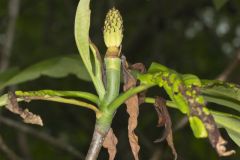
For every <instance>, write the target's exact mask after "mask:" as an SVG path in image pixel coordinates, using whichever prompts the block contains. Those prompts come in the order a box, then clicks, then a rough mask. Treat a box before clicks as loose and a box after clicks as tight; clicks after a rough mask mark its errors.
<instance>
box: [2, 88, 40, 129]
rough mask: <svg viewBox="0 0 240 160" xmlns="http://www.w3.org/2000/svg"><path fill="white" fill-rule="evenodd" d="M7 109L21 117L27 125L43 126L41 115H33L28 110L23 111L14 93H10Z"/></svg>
mask: <svg viewBox="0 0 240 160" xmlns="http://www.w3.org/2000/svg"><path fill="white" fill-rule="evenodd" d="M6 109H8V110H9V111H11V112H12V113H15V114H17V115H19V116H20V117H21V118H22V119H23V121H24V122H25V123H30V124H36V125H40V126H43V122H42V119H41V117H40V116H39V115H36V114H33V113H32V112H30V111H29V110H28V109H24V110H23V109H22V108H20V107H19V106H18V102H17V97H16V95H15V94H14V93H12V92H9V93H8V103H7V105H6Z"/></svg>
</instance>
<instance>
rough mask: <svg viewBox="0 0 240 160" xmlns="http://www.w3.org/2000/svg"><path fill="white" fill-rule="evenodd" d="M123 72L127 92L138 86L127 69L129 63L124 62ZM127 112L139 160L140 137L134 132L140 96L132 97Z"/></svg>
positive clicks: (128, 102) (131, 138)
mask: <svg viewBox="0 0 240 160" xmlns="http://www.w3.org/2000/svg"><path fill="white" fill-rule="evenodd" d="M123 71H124V86H123V90H124V91H127V90H128V89H130V88H132V87H135V86H136V83H137V81H136V79H135V78H134V77H133V76H132V75H131V74H130V72H129V71H128V69H127V63H126V61H125V63H124V62H123ZM125 104H126V106H127V112H128V114H129V119H128V139H129V143H130V146H131V149H132V152H133V156H134V159H135V160H139V157H138V152H139V150H140V146H139V144H138V137H137V135H136V134H135V132H134V130H135V128H136V127H137V124H138V114H139V107H138V106H139V104H138V96H137V95H134V96H132V97H130V98H129V99H128V100H127V101H126V102H125Z"/></svg>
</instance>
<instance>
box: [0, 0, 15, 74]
mask: <svg viewBox="0 0 240 160" xmlns="http://www.w3.org/2000/svg"><path fill="white" fill-rule="evenodd" d="M8 6H9V13H8V14H9V23H8V27H7V31H6V38H5V43H4V45H3V50H2V56H1V58H0V71H3V70H5V69H6V68H7V67H8V65H9V57H10V54H11V50H12V45H13V40H14V35H15V28H16V20H17V17H18V12H19V6H20V0H10V1H9V5H8Z"/></svg>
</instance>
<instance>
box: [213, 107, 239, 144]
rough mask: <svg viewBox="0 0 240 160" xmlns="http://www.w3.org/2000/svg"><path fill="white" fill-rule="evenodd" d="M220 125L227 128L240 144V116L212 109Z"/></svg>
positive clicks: (234, 139) (233, 138)
mask: <svg viewBox="0 0 240 160" xmlns="http://www.w3.org/2000/svg"><path fill="white" fill-rule="evenodd" d="M211 113H212V114H213V116H214V119H215V121H216V123H217V124H218V126H219V127H222V128H225V129H226V130H227V132H228V134H229V136H230V137H231V138H232V140H233V141H234V142H236V144H237V145H238V146H240V117H238V116H235V115H231V114H226V113H221V112H215V111H211Z"/></svg>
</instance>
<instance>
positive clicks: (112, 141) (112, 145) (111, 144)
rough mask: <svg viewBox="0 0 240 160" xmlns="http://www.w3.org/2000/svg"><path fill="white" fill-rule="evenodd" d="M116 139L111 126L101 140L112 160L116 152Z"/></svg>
mask: <svg viewBox="0 0 240 160" xmlns="http://www.w3.org/2000/svg"><path fill="white" fill-rule="evenodd" d="M117 143H118V140H117V137H116V136H115V134H114V133H113V130H112V128H111V129H110V130H109V131H108V134H107V136H106V137H105V140H104V142H103V147H104V148H106V149H107V150H108V154H109V160H114V158H115V155H116V153H117V147H116V145H117Z"/></svg>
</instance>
